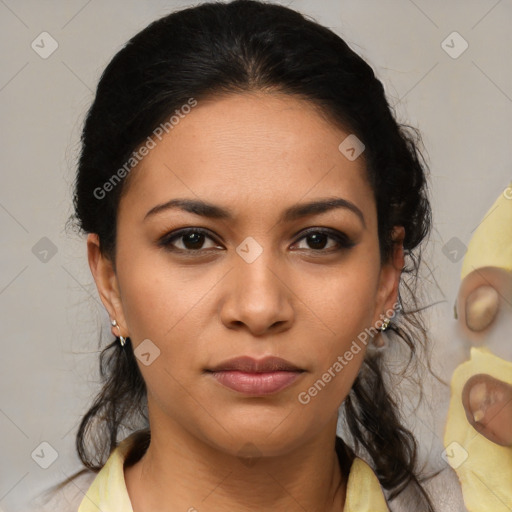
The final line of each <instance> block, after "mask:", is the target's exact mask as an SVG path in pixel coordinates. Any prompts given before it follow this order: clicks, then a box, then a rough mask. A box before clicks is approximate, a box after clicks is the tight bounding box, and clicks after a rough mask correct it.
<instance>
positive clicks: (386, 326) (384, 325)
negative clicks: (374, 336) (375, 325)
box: [379, 316, 391, 332]
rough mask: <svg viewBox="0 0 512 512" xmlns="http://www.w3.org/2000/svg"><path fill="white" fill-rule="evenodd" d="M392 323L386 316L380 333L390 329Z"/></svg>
mask: <svg viewBox="0 0 512 512" xmlns="http://www.w3.org/2000/svg"><path fill="white" fill-rule="evenodd" d="M390 323H391V320H390V319H389V318H388V317H387V316H385V317H384V322H383V323H382V326H381V328H380V329H379V331H380V332H383V331H385V330H386V329H387V328H388V327H389V324H390Z"/></svg>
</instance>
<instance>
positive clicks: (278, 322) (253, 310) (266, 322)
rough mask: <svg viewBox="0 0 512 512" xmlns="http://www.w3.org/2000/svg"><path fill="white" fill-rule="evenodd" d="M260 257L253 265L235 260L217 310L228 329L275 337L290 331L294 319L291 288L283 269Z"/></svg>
mask: <svg viewBox="0 0 512 512" xmlns="http://www.w3.org/2000/svg"><path fill="white" fill-rule="evenodd" d="M270 256H271V255H269V256H267V255H266V252H265V251H263V253H262V254H261V255H260V256H259V257H258V258H257V259H256V260H255V261H253V262H252V263H247V262H246V261H244V260H243V259H242V258H240V257H238V256H236V258H235V261H234V266H235V268H233V269H232V270H231V272H229V273H228V274H227V276H226V278H225V279H224V280H223V286H224V288H223V297H224V300H223V301H222V305H221V308H220V316H221V321H222V323H223V324H224V325H225V326H226V327H227V328H228V329H240V330H243V329H246V330H248V331H249V332H250V333H251V334H252V335H253V336H264V335H266V334H277V333H279V332H282V331H284V330H287V329H289V328H290V326H291V325H292V322H293V317H294V308H293V305H292V297H293V293H292V289H293V285H292V283H290V282H287V276H286V273H285V272H283V269H282V268H279V267H278V265H276V263H275V260H274V264H272V261H270V260H271V259H272V258H271V257H270Z"/></svg>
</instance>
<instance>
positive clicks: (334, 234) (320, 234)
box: [296, 229, 355, 252]
mask: <svg viewBox="0 0 512 512" xmlns="http://www.w3.org/2000/svg"><path fill="white" fill-rule="evenodd" d="M329 239H330V240H331V241H334V243H333V242H330V246H328V244H329ZM301 240H305V241H306V244H307V246H308V247H299V249H306V250H308V249H309V250H312V251H322V252H332V251H333V250H342V249H348V248H350V247H353V246H354V245H355V244H354V243H353V242H352V241H351V240H350V239H349V238H348V237H347V236H346V235H345V234H344V233H341V232H338V231H331V230H319V229H314V230H310V231H308V232H307V233H306V234H305V236H302V238H300V239H299V241H301ZM296 243H298V242H296ZM336 246H337V247H338V249H336ZM326 247H327V248H326Z"/></svg>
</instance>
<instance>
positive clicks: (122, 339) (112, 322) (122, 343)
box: [110, 320, 126, 347]
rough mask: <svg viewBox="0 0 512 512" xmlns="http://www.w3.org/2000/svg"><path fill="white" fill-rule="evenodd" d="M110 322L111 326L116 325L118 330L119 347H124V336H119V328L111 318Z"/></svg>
mask: <svg viewBox="0 0 512 512" xmlns="http://www.w3.org/2000/svg"><path fill="white" fill-rule="evenodd" d="M110 323H111V324H112V327H117V330H118V331H119V343H121V347H124V346H125V344H126V338H124V337H123V336H121V328H120V327H119V325H117V322H116V321H115V320H111V321H110Z"/></svg>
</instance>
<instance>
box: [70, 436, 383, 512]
mask: <svg viewBox="0 0 512 512" xmlns="http://www.w3.org/2000/svg"><path fill="white" fill-rule="evenodd" d="M132 440H133V436H129V437H127V438H126V439H124V440H123V441H122V442H121V443H119V445H118V446H117V448H116V449H115V450H114V451H113V452H112V453H111V454H110V457H109V458H108V460H107V462H106V463H105V465H104V466H103V468H102V469H101V471H100V472H99V473H98V474H97V475H96V477H95V479H94V481H93V482H92V484H91V486H90V487H89V490H88V491H87V493H86V494H85V496H84V498H83V500H82V502H81V503H80V507H79V508H78V512H98V511H99V510H101V512H133V509H132V505H131V502H130V497H129V495H128V491H127V489H126V483H125V480H124V468H123V464H124V460H125V458H126V456H127V455H128V453H129V451H130V447H131V442H132ZM343 512H389V509H388V507H387V505H386V500H385V499H384V495H383V493H382V489H381V486H380V483H379V480H378V479H377V477H376V475H375V473H374V472H373V471H372V469H371V468H370V466H368V464H367V463H366V462H364V461H363V460H362V459H360V458H357V457H356V459H355V460H354V462H353V463H352V466H351V468H350V473H349V476H348V482H347V495H346V499H345V508H344V509H343Z"/></svg>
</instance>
